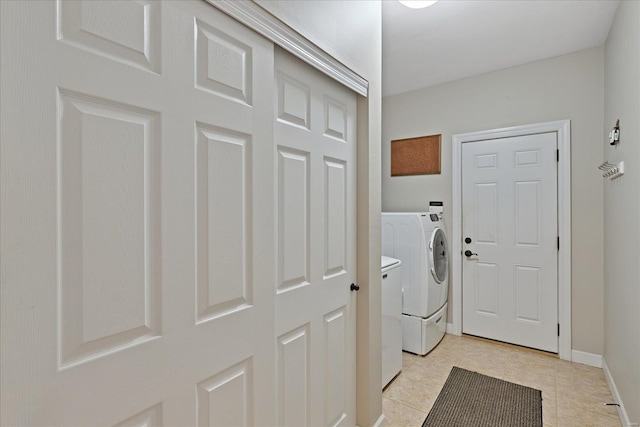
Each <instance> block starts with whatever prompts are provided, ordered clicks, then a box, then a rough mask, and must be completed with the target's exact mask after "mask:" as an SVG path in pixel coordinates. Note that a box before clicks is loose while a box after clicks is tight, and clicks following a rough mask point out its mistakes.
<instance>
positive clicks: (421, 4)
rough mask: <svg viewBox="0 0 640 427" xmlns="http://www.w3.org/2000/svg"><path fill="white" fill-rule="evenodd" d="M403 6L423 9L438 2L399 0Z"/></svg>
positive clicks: (431, 0)
mask: <svg viewBox="0 0 640 427" xmlns="http://www.w3.org/2000/svg"><path fill="white" fill-rule="evenodd" d="M398 1H399V2H400V3H402V4H403V5H405V6H407V7H410V8H411V9H423V8H425V7H429V6H431V5H432V4H434V3H436V2H437V1H438V0H398Z"/></svg>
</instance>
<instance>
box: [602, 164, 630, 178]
mask: <svg viewBox="0 0 640 427" xmlns="http://www.w3.org/2000/svg"><path fill="white" fill-rule="evenodd" d="M598 169H600V170H601V171H603V172H604V173H603V174H602V177H603V178H609V179H614V178H617V177H619V176H620V175H623V174H624V162H620V163H617V164H616V163H609V161H607V160H605V161H604V163H602V164H601V165H600V166H598Z"/></svg>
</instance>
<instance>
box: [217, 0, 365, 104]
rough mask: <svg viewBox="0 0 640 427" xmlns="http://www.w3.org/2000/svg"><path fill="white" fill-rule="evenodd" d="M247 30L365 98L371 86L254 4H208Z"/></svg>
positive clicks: (226, 0)
mask: <svg viewBox="0 0 640 427" xmlns="http://www.w3.org/2000/svg"><path fill="white" fill-rule="evenodd" d="M206 1H207V2H208V3H210V4H211V5H213V6H215V7H217V8H218V9H220V10H221V11H222V12H224V13H226V14H227V15H229V16H231V17H232V18H234V19H235V20H237V21H239V22H240V23H242V24H243V25H244V26H246V27H248V28H251V29H252V30H253V31H255V32H257V33H258V34H260V35H261V36H263V37H265V38H266V39H267V40H270V41H272V42H273V43H275V44H277V45H278V46H280V47H281V48H283V49H284V50H286V51H287V52H289V53H291V54H292V55H293V56H295V57H297V58H299V59H301V60H302V61H303V62H306V63H307V64H309V65H311V66H312V67H314V68H316V69H318V70H320V71H321V72H322V73H324V74H326V75H328V76H329V77H331V78H332V79H334V80H337V81H338V82H340V83H342V84H343V85H345V86H346V87H348V88H349V89H351V90H353V91H354V92H356V93H357V94H358V95H362V96H364V97H365V98H366V97H367V95H368V92H369V82H368V81H367V80H366V79H364V78H362V77H361V76H359V75H358V74H357V73H356V72H355V71H353V70H351V69H350V68H349V67H347V66H345V65H344V64H342V63H341V62H339V61H338V60H337V59H335V58H334V57H333V56H331V55H329V54H328V53H326V52H325V51H324V50H322V49H320V48H319V47H318V46H316V45H315V44H313V43H312V42H311V41H309V40H308V39H307V38H306V37H304V36H303V35H302V34H300V33H298V32H297V31H295V30H294V29H292V28H291V27H289V26H288V25H287V24H285V23H284V22H282V21H281V20H279V19H278V18H276V17H274V16H273V15H271V14H270V13H269V12H267V11H266V10H264V9H263V8H262V7H260V6H259V5H258V4H256V3H254V2H252V1H238V0H206Z"/></svg>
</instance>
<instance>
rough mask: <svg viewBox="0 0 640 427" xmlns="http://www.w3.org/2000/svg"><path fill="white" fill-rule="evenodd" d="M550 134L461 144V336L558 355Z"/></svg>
mask: <svg viewBox="0 0 640 427" xmlns="http://www.w3.org/2000/svg"><path fill="white" fill-rule="evenodd" d="M556 147H557V136H556V133H555V132H551V133H542V134H536V135H527V136H517V137H511V138H502V139H494V140H486V141H476V142H468V143H464V144H462V216H463V220H462V222H463V224H462V227H463V229H462V233H463V234H462V239H463V243H462V250H463V254H462V257H463V261H462V263H463V268H462V280H463V283H462V293H463V298H462V299H463V312H462V313H463V322H462V331H463V332H464V333H466V334H471V335H477V336H481V337H486V338H491V339H495V340H499V341H504V342H509V343H513V344H518V345H523V346H527V347H532V348H537V349H540V350H545V351H549V352H553V353H557V352H558V335H557V324H558V320H557V319H558V289H557V288H558V276H557V274H558V273H557V271H558V268H557V254H558V252H557V251H558V246H557V236H558V226H557V223H558V220H557V218H558V216H557V215H558V214H557V204H558V202H557V160H556Z"/></svg>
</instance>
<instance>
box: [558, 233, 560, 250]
mask: <svg viewBox="0 0 640 427" xmlns="http://www.w3.org/2000/svg"><path fill="white" fill-rule="evenodd" d="M558 250H560V236H558Z"/></svg>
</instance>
